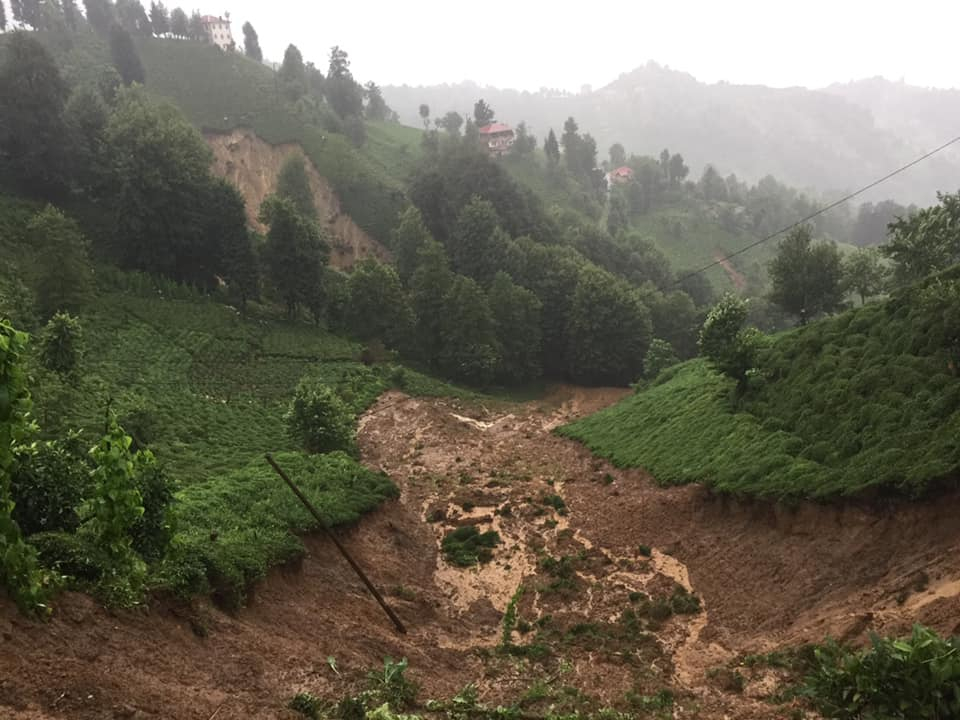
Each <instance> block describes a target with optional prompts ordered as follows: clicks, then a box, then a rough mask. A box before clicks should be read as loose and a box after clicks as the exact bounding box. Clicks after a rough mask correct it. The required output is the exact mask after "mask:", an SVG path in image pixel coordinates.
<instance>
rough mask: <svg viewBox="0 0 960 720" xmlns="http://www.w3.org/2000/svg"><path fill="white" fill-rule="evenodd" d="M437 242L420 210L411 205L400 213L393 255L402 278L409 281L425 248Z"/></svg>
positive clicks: (395, 231)
mask: <svg viewBox="0 0 960 720" xmlns="http://www.w3.org/2000/svg"><path fill="white" fill-rule="evenodd" d="M432 242H435V241H434V239H433V237H432V236H431V235H430V231H429V230H427V226H426V225H425V224H424V222H423V215H422V214H421V212H420V210H419V209H418V208H417V207H416V206H415V205H411V206H410V207H408V208H407V209H406V210H404V211H403V212H402V213H401V214H400V222H399V223H398V224H397V227H396V228H395V229H394V231H393V244H392V246H391V247H392V249H393V257H394V263H395V265H396V267H397V274H398V275H399V276H400V279H401V280H402V281H403V282H405V283H409V282H410V279H411V278H412V277H413V274H414V273H415V272H416V270H417V267H418V266H419V264H420V260H421V258H420V255H421V252H422V251H423V249H424V248H425V247H426V246H427V245H428V244H429V243H432Z"/></svg>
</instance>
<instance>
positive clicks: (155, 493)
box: [130, 463, 175, 563]
mask: <svg viewBox="0 0 960 720" xmlns="http://www.w3.org/2000/svg"><path fill="white" fill-rule="evenodd" d="M136 483H137V489H138V490H139V491H140V497H141V500H142V502H143V514H142V515H141V516H140V518H139V520H137V522H136V523H135V524H134V525H133V527H132V529H131V531H130V534H131V538H132V540H133V549H134V550H136V551H137V552H138V553H139V554H140V556H141V557H142V558H143V559H144V560H146V561H147V562H150V563H153V562H157V561H158V560H161V559H162V558H163V556H164V554H165V553H166V551H167V548H168V547H169V545H170V541H171V540H172V539H173V535H174V531H175V526H174V516H173V512H172V505H173V500H174V485H173V483H172V482H171V481H170V479H169V478H168V477H167V474H166V473H165V472H164V470H163V468H162V467H160V466H159V465H157V464H156V463H149V464H146V465H144V466H143V467H142V468H141V471H140V472H139V473H138V474H137V477H136Z"/></svg>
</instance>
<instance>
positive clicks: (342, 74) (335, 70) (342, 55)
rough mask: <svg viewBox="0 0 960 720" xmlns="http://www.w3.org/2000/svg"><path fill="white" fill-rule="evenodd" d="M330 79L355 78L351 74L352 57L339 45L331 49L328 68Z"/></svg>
mask: <svg viewBox="0 0 960 720" xmlns="http://www.w3.org/2000/svg"><path fill="white" fill-rule="evenodd" d="M327 77H329V78H353V75H352V73H351V72H350V56H349V55H348V54H347V51H346V50H344V49H343V48H341V47H340V46H339V45H334V46H333V47H332V48H330V64H329V66H328V67H327Z"/></svg>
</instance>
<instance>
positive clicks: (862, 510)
mask: <svg viewBox="0 0 960 720" xmlns="http://www.w3.org/2000/svg"><path fill="white" fill-rule="evenodd" d="M624 392H625V391H622V390H608V389H593V390H583V389H574V388H565V387H560V388H556V389H555V390H554V391H553V392H552V393H550V394H549V395H548V396H547V397H546V398H545V399H543V400H541V401H539V402H533V403H528V404H524V405H514V406H509V407H499V408H497V409H495V410H488V409H485V408H482V407H469V406H464V405H462V404H460V403H457V402H454V401H447V400H438V399H429V400H428V399H419V398H410V397H407V396H405V395H402V394H400V393H395V392H390V393H387V394H385V395H384V396H382V397H381V398H380V400H379V401H378V402H377V403H376V404H375V405H374V406H373V407H372V408H371V409H370V411H369V412H368V413H367V414H366V415H365V416H364V417H363V418H362V420H361V427H360V433H359V440H360V446H361V450H362V456H363V459H364V461H365V462H366V463H367V464H369V465H370V466H372V467H375V468H379V469H382V470H384V471H386V472H387V473H389V474H390V475H391V476H392V477H393V478H394V479H395V481H396V482H397V484H398V485H399V487H400V488H401V497H400V498H399V500H396V501H392V502H390V503H387V504H386V505H384V506H383V507H382V508H381V509H379V510H378V511H376V512H374V513H372V514H371V515H369V516H367V517H366V518H364V519H363V520H362V521H361V522H360V523H359V524H358V525H357V526H356V527H355V528H352V529H350V530H347V531H345V532H343V533H342V537H343V540H344V543H345V545H347V547H348V548H349V549H350V550H351V552H352V553H353V554H354V555H355V556H356V558H357V560H358V561H359V562H360V563H361V565H362V566H363V567H365V568H366V569H367V570H368V572H369V574H370V575H371V577H372V578H373V579H374V581H375V582H376V583H377V584H378V585H379V586H380V587H381V588H382V590H383V591H384V592H385V594H386V595H387V598H388V601H389V602H390V603H391V604H392V605H393V606H394V608H395V609H396V611H397V613H398V614H399V616H400V617H401V618H402V619H403V621H404V623H405V624H406V625H407V627H408V629H409V633H408V634H407V635H406V636H401V635H397V634H396V633H395V632H394V631H393V629H392V626H391V625H390V623H389V621H388V620H387V618H386V617H385V616H384V615H383V613H382V612H381V611H380V609H379V608H378V607H377V605H376V604H375V603H374V602H373V600H372V599H371V598H370V597H369V596H368V595H367V594H366V593H365V591H364V589H363V587H362V585H361V584H360V582H359V580H358V579H357V578H356V577H355V576H354V575H353V574H352V573H351V571H350V569H349V568H348V567H347V566H346V564H345V563H344V562H343V560H342V559H341V558H340V557H339V556H338V555H337V554H336V552H335V550H334V548H333V547H332V545H331V544H330V543H329V541H326V540H324V539H323V538H321V537H308V538H306V539H305V542H306V547H307V554H306V556H305V557H304V559H303V560H302V561H301V562H300V563H298V564H297V566H295V567H286V568H281V569H277V570H274V571H273V572H272V573H271V574H270V576H269V577H268V578H267V579H266V580H265V581H263V582H262V583H260V584H259V585H258V586H257V587H256V588H255V589H254V592H253V593H252V596H251V601H250V603H249V606H248V607H246V608H244V609H242V610H240V611H238V612H236V613H233V614H230V613H225V612H222V611H221V610H219V609H217V608H216V607H214V606H212V605H210V604H209V603H207V602H199V601H198V602H194V603H193V604H192V605H189V606H188V605H184V604H183V603H178V602H174V601H164V600H157V601H155V602H153V603H152V604H151V605H150V607H149V608H147V609H143V610H138V611H122V612H110V611H107V610H104V609H102V608H100V607H98V606H97V605H96V604H95V603H94V602H93V601H91V600H90V599H89V598H87V597H85V596H82V595H79V594H67V595H65V596H64V597H62V598H61V599H60V600H59V601H58V603H57V608H56V610H55V612H54V615H53V617H52V618H51V619H50V620H49V621H47V622H45V623H37V622H33V621H30V620H27V619H24V618H23V617H21V616H19V615H18V614H17V613H16V611H15V610H14V609H13V608H12V606H10V604H9V603H6V602H5V601H0V717H4V718H7V717H10V718H17V719H26V718H30V719H40V718H81V719H84V720H85V719H88V718H89V719H93V718H198V719H200V720H208V719H209V718H211V717H216V718H219V719H220V720H224V719H227V718H238V719H239V718H283V717H291V718H293V717H297V716H296V715H294V714H293V713H291V712H290V711H288V710H286V709H285V705H286V703H287V701H288V700H289V699H290V698H291V697H292V696H293V695H294V694H295V693H297V692H300V691H309V692H312V693H313V694H315V695H319V696H322V697H325V698H330V699H336V698H340V697H343V696H344V695H346V694H349V693H351V692H354V691H355V690H356V689H357V687H358V686H359V685H360V684H361V683H362V680H363V677H364V675H365V673H366V671H367V670H369V669H371V668H374V667H376V666H378V665H381V664H382V661H383V658H384V657H385V656H391V657H394V658H399V657H406V658H408V659H409V661H410V670H409V671H408V674H409V675H410V676H411V677H412V678H414V679H416V680H417V681H418V682H420V683H421V684H422V690H421V694H420V697H421V699H424V700H425V699H427V698H448V697H450V696H452V695H453V694H455V693H456V692H458V691H459V690H460V689H461V688H462V687H464V686H465V685H466V684H467V683H470V682H473V683H476V684H477V687H478V689H479V692H480V699H481V701H482V702H484V703H487V704H490V705H496V704H498V703H504V704H506V703H511V702H515V701H517V700H518V699H523V698H526V699H525V700H524V702H526V703H528V705H527V706H526V707H527V709H529V710H530V711H531V712H535V711H537V710H543V709H545V707H547V706H548V705H549V704H555V703H566V704H565V705H564V707H566V708H568V709H574V708H575V707H576V703H583V705H582V707H584V708H587V707H592V708H596V707H603V706H614V707H617V708H620V709H622V710H625V711H627V712H632V711H634V710H636V707H637V703H638V702H640V703H642V702H643V698H651V697H655V696H656V693H658V692H660V691H662V690H664V689H669V690H670V691H671V692H672V693H673V695H674V697H675V702H674V705H673V708H672V710H667V711H666V712H667V715H664V717H674V718H704V719H710V720H713V719H716V720H721V719H722V718H730V719H731V720H733V719H744V720H751V719H756V720H759V719H761V718H763V719H767V718H769V719H771V720H772V719H773V718H782V717H789V716H790V712H791V707H790V706H789V705H787V706H782V705H781V706H778V705H773V704H771V703H769V702H768V701H767V700H766V699H765V696H766V695H769V694H770V693H771V692H773V691H774V690H775V689H776V687H775V686H776V677H773V676H771V674H770V673H763V672H760V673H756V674H753V673H748V674H746V675H747V678H746V683H745V687H743V689H742V690H741V691H737V690H731V689H729V688H728V689H726V690H725V689H724V688H723V687H721V685H722V683H717V682H716V681H715V677H716V672H715V671H716V669H717V668H722V667H725V666H727V665H728V664H729V663H731V662H732V661H734V660H735V659H736V658H738V657H741V656H742V655H743V654H745V653H758V652H767V651H770V650H773V649H775V648H779V647H785V646H789V645H794V644H799V643H804V642H809V641H820V640H822V639H823V638H824V637H825V636H826V635H832V636H834V637H840V638H844V639H846V640H849V641H858V640H862V639H863V638H864V637H865V635H866V633H867V632H869V631H870V630H877V631H880V632H885V633H899V632H904V631H907V630H908V629H909V627H910V625H911V623H913V622H915V621H920V622H924V623H926V624H929V625H931V626H933V627H935V628H936V629H938V630H940V631H943V632H958V631H960V627H958V626H957V623H958V621H960V552H958V551H960V519H958V518H960V513H958V509H960V498H958V497H957V496H955V495H950V496H944V497H941V498H938V499H937V500H936V501H930V502H921V503H914V504H910V505H902V506H899V507H887V508H883V509H871V508H867V507H857V506H852V505H851V506H845V507H826V506H824V507H820V506H814V505H801V506H798V507H795V508H792V509H789V508H779V507H774V506H771V505H768V504H760V503H741V502H735V501H730V500H719V499H717V498H715V497H713V496H711V495H710V494H709V493H707V492H706V491H705V490H703V489H702V488H698V487H694V486H686V487H675V488H660V487H658V486H656V485H655V484H654V483H653V482H652V481H651V479H650V478H649V477H648V476H646V475H645V474H644V473H643V472H641V471H637V470H629V471H621V470H617V469H615V468H613V467H611V466H609V465H608V464H607V463H605V462H603V461H601V460H598V459H596V458H594V457H593V456H592V455H591V454H590V453H589V452H588V451H586V450H585V449H584V448H583V447H581V446H579V445H578V444H577V443H574V442H571V441H569V440H565V439H563V438H560V437H558V436H556V435H554V434H553V433H552V430H553V428H555V427H557V426H558V425H560V424H562V423H564V422H566V421H568V420H569V419H571V418H573V417H576V416H579V415H582V414H586V413H589V412H592V411H594V410H596V409H598V408H600V407H603V406H605V405H607V404H610V403H611V402H614V401H615V400H616V399H618V398H619V397H620V396H621V395H622V394H623V393H624ZM463 525H475V526H476V527H477V528H478V530H480V531H486V530H489V529H495V530H496V531H497V532H498V533H499V535H500V539H501V542H500V544H499V545H498V546H497V547H496V548H494V550H493V559H492V561H491V562H489V563H487V564H484V565H481V566H479V567H472V568H455V567H453V566H451V565H449V564H448V563H447V562H446V561H445V560H444V559H443V558H442V557H441V554H440V552H439V544H440V541H441V539H442V538H443V537H444V535H445V534H446V533H448V532H449V531H451V530H452V529H454V528H456V527H460V526H463ZM641 545H643V546H647V547H643V548H641ZM648 548H649V550H648ZM521 587H522V588H523V591H522V592H520V593H518V589H519V588H521ZM678 587H679V588H682V589H683V590H684V591H686V592H687V593H691V592H692V593H693V594H695V595H696V596H697V597H698V598H699V599H700V602H701V610H700V612H695V613H691V614H674V615H673V616H671V617H666V618H655V617H653V611H651V610H650V608H651V607H652V605H653V604H655V602H656V601H658V600H664V599H667V598H670V597H671V596H672V595H674V594H676V593H678V592H679V590H678ZM514 598H515V602H514V603H513V604H514V606H515V610H516V615H517V623H516V625H515V626H514V628H512V629H511V631H510V632H509V634H508V637H507V638H506V639H508V640H509V645H508V646H506V648H505V646H504V640H505V637H504V636H505V632H504V623H503V617H504V612H505V611H506V610H507V609H508V606H510V605H511V600H512V599H514ZM537 652H543V653H544V654H545V656H544V657H542V658H538V657H533V656H534V655H536V653H537ZM329 658H334V659H335V662H332V663H331V662H330V661H328V659H329ZM544 687H547V688H548V693H552V695H550V696H548V697H546V698H544V699H541V700H539V701H538V700H537V699H536V698H537V693H535V692H534V690H536V691H537V692H539V693H540V694H543V688H544ZM538 702H539V703H540V704H537V703H538ZM650 716H651V717H653V716H655V715H650ZM808 717H810V716H809V715H808Z"/></svg>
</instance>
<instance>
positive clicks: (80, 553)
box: [30, 532, 110, 590]
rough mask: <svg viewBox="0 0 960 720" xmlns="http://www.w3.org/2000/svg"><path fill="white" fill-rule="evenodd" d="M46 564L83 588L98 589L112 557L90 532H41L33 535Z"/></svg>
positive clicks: (33, 540) (33, 539)
mask: <svg viewBox="0 0 960 720" xmlns="http://www.w3.org/2000/svg"><path fill="white" fill-rule="evenodd" d="M30 544H31V545H33V546H34V547H35V548H36V550H37V559H38V560H39V561H40V564H41V565H43V567H45V568H48V569H50V570H53V571H54V572H56V573H58V574H59V575H64V576H67V577H69V578H71V579H72V580H73V581H74V582H75V583H76V584H77V585H78V586H79V587H80V588H81V589H88V590H95V589H96V586H97V584H98V583H99V582H100V580H101V578H102V577H103V576H104V574H105V573H107V572H108V571H109V567H110V558H109V557H108V556H107V554H106V553H105V552H103V551H102V550H101V549H100V548H98V547H97V544H96V543H95V542H94V541H93V539H92V538H90V537H89V536H87V535H84V534H73V533H66V532H41V533H37V534H36V535H32V536H31V537H30Z"/></svg>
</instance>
